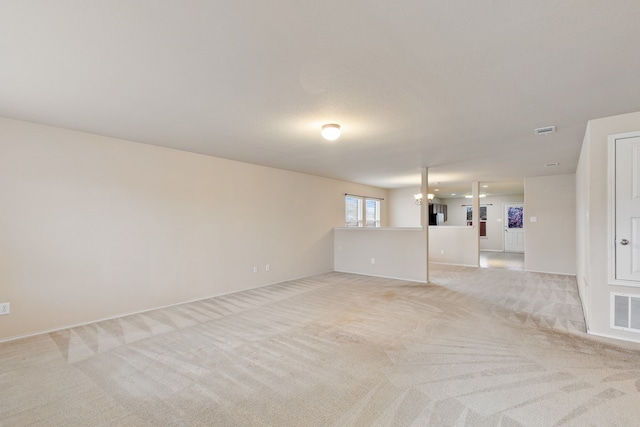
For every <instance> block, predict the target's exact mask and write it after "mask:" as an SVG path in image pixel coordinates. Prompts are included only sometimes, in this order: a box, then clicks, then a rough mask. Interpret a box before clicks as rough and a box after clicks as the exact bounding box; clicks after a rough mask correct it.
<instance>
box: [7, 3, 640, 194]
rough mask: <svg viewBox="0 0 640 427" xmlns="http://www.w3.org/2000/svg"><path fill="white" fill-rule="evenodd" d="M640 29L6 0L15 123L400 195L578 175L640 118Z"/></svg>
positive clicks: (606, 9) (363, 7) (431, 7)
mask: <svg viewBox="0 0 640 427" xmlns="http://www.w3.org/2000/svg"><path fill="white" fill-rule="evenodd" d="M638 22H640V1H638V0H610V1H606V0H600V1H595V0H563V1H558V0H536V1H531V0H476V1H471V0H467V1H441V0H405V1H401V2H398V1H375V2H372V1H369V0H367V1H365V0H351V1H337V0H325V1H322V2H298V1H284V0H272V1H268V2H265V1H260V0H240V1H195V0H191V1H169V0H164V1H159V0H153V1H149V0H137V1H130V0H110V1H87V0H69V1H64V2H61V1H49V0H27V1H24V0H22V1H8V0H0V61H1V63H0V115H2V116H6V117H12V118H17V119H22V120H27V121H32V122H38V123H44V124H49V125H54V126H60V127H64V128H70V129H76V130H81V131H86V132H91V133H96V134H101V135H107V136H112V137H117V138H123V139H128V140H132V141H138V142H143V143H148V144H155V145H161V146H167V147H174V148H178V149H182V150H187V151H193V152H198V153H204V154H210V155H214V156H219V157H225V158H230V159H236V160H241V161H245V162H250V163H257V164H262V165H268V166H274V167H278V168H283V169H288V170H295V171H301V172H307V173H311V174H317V175H322V176H329V177H335V178H340V179H346V180H351V181H356V182H363V183H369V184H373V185H379V186H383V187H401V186H406V185H410V184H415V183H417V182H418V181H419V176H420V174H419V168H420V167H425V166H426V167H430V168H432V169H431V179H430V181H438V182H454V181H458V182H459V181H472V180H479V181H500V180H517V179H520V178H522V177H524V176H539V175H548V174H562V173H573V172H574V171H575V168H576V164H577V158H578V154H579V149H580V145H581V142H582V138H583V135H584V131H585V126H586V123H587V121H588V120H589V119H593V118H598V117H604V116H609V115H615V114H621V113H626V112H632V111H637V110H640V81H639V77H640V25H638ZM328 122H336V123H340V124H341V125H342V130H343V136H342V137H341V138H340V139H339V140H338V141H337V142H334V143H329V142H327V141H324V140H323V139H322V138H321V137H320V127H321V125H322V124H323V123H328ZM548 125H556V126H557V129H558V132H557V133H556V134H553V135H549V136H545V137H536V136H535V135H534V134H533V129H534V128H537V127H542V126H548ZM547 162H559V163H560V165H559V166H558V167H555V168H548V167H545V166H544V164H545V163H547Z"/></svg>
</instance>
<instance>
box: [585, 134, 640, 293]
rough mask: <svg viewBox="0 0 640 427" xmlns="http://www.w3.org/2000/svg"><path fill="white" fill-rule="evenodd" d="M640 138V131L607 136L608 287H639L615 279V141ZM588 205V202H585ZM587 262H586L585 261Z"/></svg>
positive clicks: (629, 282)
mask: <svg viewBox="0 0 640 427" xmlns="http://www.w3.org/2000/svg"><path fill="white" fill-rule="evenodd" d="M637 137H640V131H634V132H625V133H617V134H613V135H609V137H608V154H607V155H608V157H609V158H608V162H607V163H608V180H609V186H608V191H607V193H608V194H607V214H608V218H607V223H608V225H609V227H608V231H607V240H608V241H609V244H608V245H607V251H608V254H607V255H608V256H607V259H608V264H609V266H608V275H609V277H608V279H609V284H610V285H620V286H630V287H640V282H636V281H633V280H621V279H616V141H618V140H621V139H629V138H637ZM587 203H588V204H590V201H587ZM588 222H589V212H588V211H587V223H588ZM586 261H588V260H586Z"/></svg>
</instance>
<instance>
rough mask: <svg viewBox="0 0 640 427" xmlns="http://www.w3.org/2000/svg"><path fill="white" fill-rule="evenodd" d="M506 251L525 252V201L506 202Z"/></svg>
mask: <svg viewBox="0 0 640 427" xmlns="http://www.w3.org/2000/svg"><path fill="white" fill-rule="evenodd" d="M504 251H505V252H518V253H524V203H505V204H504Z"/></svg>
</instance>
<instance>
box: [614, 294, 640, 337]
mask: <svg viewBox="0 0 640 427" xmlns="http://www.w3.org/2000/svg"><path fill="white" fill-rule="evenodd" d="M611 327H612V328H614V329H622V330H625V331H631V332H640V295H629V294H618V293H613V292H612V293H611Z"/></svg>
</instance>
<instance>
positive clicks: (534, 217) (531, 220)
mask: <svg viewBox="0 0 640 427" xmlns="http://www.w3.org/2000/svg"><path fill="white" fill-rule="evenodd" d="M529 222H538V217H537V216H532V217H531V218H529Z"/></svg>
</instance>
